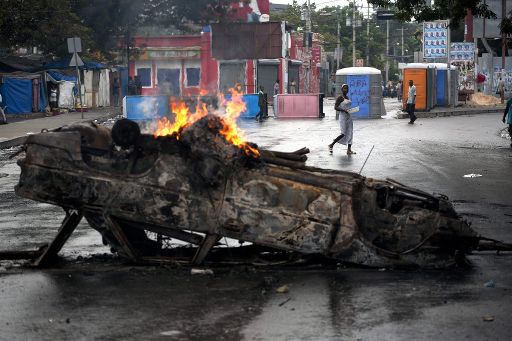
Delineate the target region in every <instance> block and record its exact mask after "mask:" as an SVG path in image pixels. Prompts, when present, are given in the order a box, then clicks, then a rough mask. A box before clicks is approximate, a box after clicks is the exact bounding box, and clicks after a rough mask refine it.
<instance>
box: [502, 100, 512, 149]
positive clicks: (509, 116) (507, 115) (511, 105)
mask: <svg viewBox="0 0 512 341" xmlns="http://www.w3.org/2000/svg"><path fill="white" fill-rule="evenodd" d="M502 121H503V123H505V124H508V133H509V135H510V140H511V141H512V98H510V99H509V100H508V101H507V106H506V107H505V111H504V112H503V118H502ZM510 147H512V142H511V143H510Z"/></svg>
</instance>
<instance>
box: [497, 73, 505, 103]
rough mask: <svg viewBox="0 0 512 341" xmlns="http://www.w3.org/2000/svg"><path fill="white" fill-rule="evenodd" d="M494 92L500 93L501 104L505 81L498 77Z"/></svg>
mask: <svg viewBox="0 0 512 341" xmlns="http://www.w3.org/2000/svg"><path fill="white" fill-rule="evenodd" d="M496 93H497V94H499V95H500V99H501V104H503V103H505V81H504V80H503V79H502V78H501V77H500V80H499V81H498V88H497V89H496Z"/></svg>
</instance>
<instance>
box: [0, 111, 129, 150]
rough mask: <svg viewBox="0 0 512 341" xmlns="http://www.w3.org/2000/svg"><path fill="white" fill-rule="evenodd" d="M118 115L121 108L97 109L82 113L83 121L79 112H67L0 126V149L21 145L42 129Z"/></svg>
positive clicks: (51, 128)
mask: <svg viewBox="0 0 512 341" xmlns="http://www.w3.org/2000/svg"><path fill="white" fill-rule="evenodd" d="M120 114H121V108H114V107H109V108H98V109H94V110H89V111H87V112H84V113H83V119H82V113H81V112H69V113H65V114H61V115H57V116H49V117H41V118H31V119H26V120H22V121H15V122H12V123H9V124H5V125H0V149H3V148H10V147H13V146H16V145H19V144H22V143H23V142H24V141H25V139H26V137H27V136H28V135H31V134H36V133H40V132H41V130H42V129H48V130H53V129H56V128H59V127H62V126H65V125H70V124H73V123H78V122H86V121H93V120H96V119H107V118H110V117H115V116H117V115H120ZM8 122H9V119H8Z"/></svg>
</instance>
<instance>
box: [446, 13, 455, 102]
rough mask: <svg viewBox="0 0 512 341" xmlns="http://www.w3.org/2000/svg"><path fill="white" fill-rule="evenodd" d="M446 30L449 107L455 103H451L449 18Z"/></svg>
mask: <svg viewBox="0 0 512 341" xmlns="http://www.w3.org/2000/svg"><path fill="white" fill-rule="evenodd" d="M447 31H448V34H447V36H448V39H447V42H446V43H447V44H446V51H447V55H448V57H447V59H446V67H447V73H446V75H447V80H448V96H447V98H448V105H449V106H450V107H454V106H455V105H454V104H455V101H453V103H452V98H451V97H452V96H455V94H452V82H451V73H452V68H451V63H450V45H451V37H450V36H451V35H450V20H448V27H447Z"/></svg>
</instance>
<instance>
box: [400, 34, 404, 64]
mask: <svg viewBox="0 0 512 341" xmlns="http://www.w3.org/2000/svg"><path fill="white" fill-rule="evenodd" d="M401 30H402V63H403V62H404V25H402V28H401Z"/></svg>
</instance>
